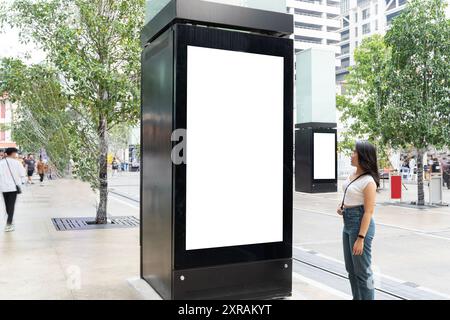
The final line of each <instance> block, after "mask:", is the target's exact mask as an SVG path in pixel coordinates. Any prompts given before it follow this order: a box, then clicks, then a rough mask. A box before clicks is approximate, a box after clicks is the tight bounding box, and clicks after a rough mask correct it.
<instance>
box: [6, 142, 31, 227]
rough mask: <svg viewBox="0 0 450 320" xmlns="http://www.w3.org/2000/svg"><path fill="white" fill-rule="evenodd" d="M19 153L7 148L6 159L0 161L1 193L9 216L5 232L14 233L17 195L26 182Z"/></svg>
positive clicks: (14, 149)
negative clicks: (18, 157) (18, 158)
mask: <svg viewBox="0 0 450 320" xmlns="http://www.w3.org/2000/svg"><path fill="white" fill-rule="evenodd" d="M17 152H18V150H17V149H16V148H7V149H6V151H5V154H6V156H5V158H4V159H2V160H0V191H1V192H2V193H3V199H4V201H5V208H6V213H7V215H8V218H7V221H6V227H5V232H12V231H14V224H13V218H14V208H15V205H16V200H17V194H19V191H20V187H21V185H22V184H23V183H24V180H25V169H24V167H23V166H22V164H21V163H20V162H19V161H18V160H16V158H17Z"/></svg>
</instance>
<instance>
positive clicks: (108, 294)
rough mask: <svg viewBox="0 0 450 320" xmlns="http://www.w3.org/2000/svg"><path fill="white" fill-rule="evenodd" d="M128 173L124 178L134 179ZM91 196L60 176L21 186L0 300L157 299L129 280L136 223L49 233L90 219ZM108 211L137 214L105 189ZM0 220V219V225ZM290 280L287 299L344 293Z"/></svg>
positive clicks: (134, 274) (135, 264)
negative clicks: (58, 222)
mask: <svg viewBox="0 0 450 320" xmlns="http://www.w3.org/2000/svg"><path fill="white" fill-rule="evenodd" d="M135 177H136V175H134V176H133V175H130V176H128V177H125V176H124V177H123V178H127V179H131V180H133V179H134V181H136V180H135ZM111 180H112V183H111V184H112V185H113V186H114V185H115V186H116V187H117V186H119V188H129V189H127V190H129V192H131V190H132V189H133V187H130V186H129V185H128V182H126V181H125V182H126V183H123V182H124V181H122V182H121V180H120V178H118V179H117V180H116V181H114V178H112V179H111ZM134 188H135V189H136V186H134ZM122 190H123V189H122ZM96 201H97V198H96V195H95V193H94V192H92V191H91V190H90V188H89V185H87V184H85V183H82V182H79V181H76V180H66V179H62V180H56V181H50V182H47V183H46V185H45V186H44V187H41V186H39V184H35V185H32V186H27V187H26V188H24V193H23V194H22V195H20V198H19V199H18V202H17V208H16V215H15V224H16V231H15V232H13V233H3V232H0V300H2V299H7V300H8V299H64V300H67V299H69V300H72V299H83V300H92V299H147V298H150V299H154V298H155V297H157V295H155V293H154V292H152V290H151V289H149V287H148V286H146V284H145V283H142V282H138V285H137V287H136V285H134V284H136V279H139V230H138V228H132V229H106V230H82V231H63V232H62V231H56V230H55V227H54V226H53V224H52V222H51V218H56V217H94V215H95V206H96ZM109 213H110V215H112V216H124V215H134V216H136V217H137V216H138V215H139V211H138V204H137V203H136V202H135V201H132V200H130V199H127V198H126V197H122V196H117V195H114V194H110V200H109ZM3 225H4V222H2V223H0V227H3ZM293 284H294V288H293V297H292V299H299V300H331V299H333V300H334V299H346V298H348V296H346V295H345V294H342V293H340V292H337V291H335V290H333V289H332V288H328V287H327V286H326V285H323V284H321V283H318V282H315V281H312V280H310V279H306V278H302V277H301V276H294V280H293ZM139 287H140V288H141V289H142V287H144V288H145V289H144V290H141V289H138V288H139ZM142 292H144V294H142ZM145 292H147V294H145ZM148 292H151V294H148Z"/></svg>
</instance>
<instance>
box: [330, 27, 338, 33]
mask: <svg viewBox="0 0 450 320" xmlns="http://www.w3.org/2000/svg"><path fill="white" fill-rule="evenodd" d="M338 30H339V28H336V27H327V31H328V32H336V31H338Z"/></svg>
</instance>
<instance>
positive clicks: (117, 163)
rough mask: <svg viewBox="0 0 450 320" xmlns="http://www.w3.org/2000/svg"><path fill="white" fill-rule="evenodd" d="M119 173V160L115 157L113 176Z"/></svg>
mask: <svg viewBox="0 0 450 320" xmlns="http://www.w3.org/2000/svg"><path fill="white" fill-rule="evenodd" d="M118 172H119V160H117V158H116V157H114V159H113V161H112V175H113V176H115V175H117V173H118Z"/></svg>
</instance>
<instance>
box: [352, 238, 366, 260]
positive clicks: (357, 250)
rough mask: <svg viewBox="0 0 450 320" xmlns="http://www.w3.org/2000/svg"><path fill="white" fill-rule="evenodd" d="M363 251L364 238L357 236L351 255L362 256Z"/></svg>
mask: <svg viewBox="0 0 450 320" xmlns="http://www.w3.org/2000/svg"><path fill="white" fill-rule="evenodd" d="M363 251H364V239H361V238H358V240H356V241H355V244H354V245H353V255H354V256H362V255H363Z"/></svg>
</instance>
